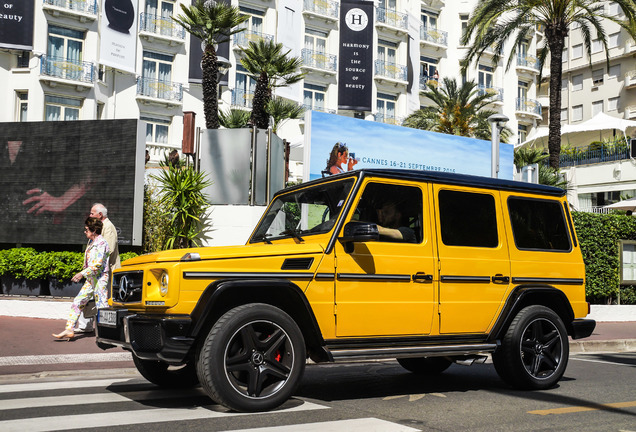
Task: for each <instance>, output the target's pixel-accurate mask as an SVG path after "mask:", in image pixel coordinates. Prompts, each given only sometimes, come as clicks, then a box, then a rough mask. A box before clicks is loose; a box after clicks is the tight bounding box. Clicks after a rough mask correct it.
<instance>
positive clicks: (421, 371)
mask: <svg viewBox="0 0 636 432" xmlns="http://www.w3.org/2000/svg"><path fill="white" fill-rule="evenodd" d="M397 361H398V363H399V364H400V366H402V367H403V368H404V369H406V370H408V371H409V372H413V373H415V374H418V375H438V374H441V373H442V372H444V371H445V370H446V369H448V367H449V366H450V365H451V364H452V363H453V362H452V361H450V360H449V359H447V358H446V357H416V358H399V359H397Z"/></svg>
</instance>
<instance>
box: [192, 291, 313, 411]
mask: <svg viewBox="0 0 636 432" xmlns="http://www.w3.org/2000/svg"><path fill="white" fill-rule="evenodd" d="M305 362H306V349H305V343H304V339H303V335H302V332H301V331H300V329H299V328H298V326H297V325H296V323H295V322H294V320H293V319H292V318H291V317H290V316H289V315H287V314H286V313H285V312H283V311H282V310H280V309H278V308H276V307H273V306H271V305H267V304H260V303H253V304H247V305H243V306H239V307H236V308H234V309H232V310H230V311H229V312H227V313H226V314H225V315H223V316H222V317H221V318H220V319H219V320H218V321H217V322H216V324H214V326H213V327H212V330H210V333H209V334H208V336H207V338H206V339H205V341H204V343H203V345H202V347H201V350H200V352H199V358H198V361H197V373H198V375H199V379H200V380H201V385H202V387H203V388H204V389H205V391H206V392H207V393H208V395H209V396H210V397H211V398H212V399H213V400H215V401H216V402H218V403H221V404H223V405H225V406H226V407H228V408H230V409H233V410H236V411H245V412H253V411H266V410H270V409H272V408H275V407H277V406H279V405H281V404H282V403H283V402H285V401H286V400H287V399H289V397H290V396H291V395H292V393H293V392H294V390H295V389H296V386H297V385H298V383H299V382H300V379H301V377H302V374H303V372H304V370H305Z"/></svg>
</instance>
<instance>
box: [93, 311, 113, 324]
mask: <svg viewBox="0 0 636 432" xmlns="http://www.w3.org/2000/svg"><path fill="white" fill-rule="evenodd" d="M97 322H98V323H100V324H103V325H107V326H113V327H116V326H117V311H114V310H105V309H100V310H99V315H98V316H97Z"/></svg>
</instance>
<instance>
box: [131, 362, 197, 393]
mask: <svg viewBox="0 0 636 432" xmlns="http://www.w3.org/2000/svg"><path fill="white" fill-rule="evenodd" d="M133 362H134V363H135V367H137V370H138V371H139V373H140V374H141V375H142V376H143V377H144V378H146V379H147V380H148V381H150V382H151V383H153V384H156V385H158V386H159V387H164V388H190V387H195V386H197V385H198V384H199V379H198V378H197V371H196V367H195V365H194V361H190V362H188V363H186V364H185V365H183V366H170V365H168V364H167V363H164V362H161V361H156V360H143V359H140V358H139V357H137V356H136V355H134V354H133Z"/></svg>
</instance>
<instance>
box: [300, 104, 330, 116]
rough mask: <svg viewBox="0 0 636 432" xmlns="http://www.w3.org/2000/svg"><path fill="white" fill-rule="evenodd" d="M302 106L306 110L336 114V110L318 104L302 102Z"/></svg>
mask: <svg viewBox="0 0 636 432" xmlns="http://www.w3.org/2000/svg"><path fill="white" fill-rule="evenodd" d="M302 107H303V108H305V109H306V110H307V111H320V112H324V113H328V114H336V110H334V109H329V108H325V107H323V106H320V105H313V106H312V105H307V104H303V105H302Z"/></svg>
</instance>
